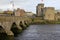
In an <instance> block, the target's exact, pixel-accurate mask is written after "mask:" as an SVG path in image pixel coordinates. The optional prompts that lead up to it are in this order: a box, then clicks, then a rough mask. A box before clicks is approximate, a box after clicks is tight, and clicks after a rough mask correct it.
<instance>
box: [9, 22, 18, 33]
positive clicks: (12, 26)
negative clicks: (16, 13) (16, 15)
mask: <svg viewBox="0 0 60 40" xmlns="http://www.w3.org/2000/svg"><path fill="white" fill-rule="evenodd" d="M17 29H18V28H17V24H16V23H15V22H13V23H12V25H11V29H10V30H11V31H12V32H13V33H17Z"/></svg>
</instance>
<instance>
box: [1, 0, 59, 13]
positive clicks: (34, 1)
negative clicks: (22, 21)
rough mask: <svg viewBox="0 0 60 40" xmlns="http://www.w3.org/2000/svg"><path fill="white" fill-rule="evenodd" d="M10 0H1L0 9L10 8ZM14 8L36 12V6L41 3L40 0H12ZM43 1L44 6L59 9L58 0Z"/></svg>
mask: <svg viewBox="0 0 60 40" xmlns="http://www.w3.org/2000/svg"><path fill="white" fill-rule="evenodd" d="M10 1H12V0H1V1H0V9H3V10H7V9H12V6H11V3H10ZM13 1H14V5H15V6H14V8H20V9H24V10H25V11H29V12H34V13H35V12H36V6H37V5H38V4H39V3H41V0H13ZM43 3H44V4H45V7H55V9H60V5H59V4H60V0H44V1H43Z"/></svg>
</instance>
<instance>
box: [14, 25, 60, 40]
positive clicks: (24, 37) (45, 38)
mask: <svg viewBox="0 0 60 40" xmlns="http://www.w3.org/2000/svg"><path fill="white" fill-rule="evenodd" d="M14 39H15V40H60V25H59V24H56V25H55V24H53V25H52V24H48V25H30V26H29V27H28V28H27V29H26V30H24V31H23V32H22V33H21V34H19V35H18V36H16V37H15V38H14Z"/></svg>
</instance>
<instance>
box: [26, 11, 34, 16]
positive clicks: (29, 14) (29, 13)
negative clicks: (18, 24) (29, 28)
mask: <svg viewBox="0 0 60 40" xmlns="http://www.w3.org/2000/svg"><path fill="white" fill-rule="evenodd" d="M33 15H34V13H32V12H26V16H28V17H32V16H33Z"/></svg>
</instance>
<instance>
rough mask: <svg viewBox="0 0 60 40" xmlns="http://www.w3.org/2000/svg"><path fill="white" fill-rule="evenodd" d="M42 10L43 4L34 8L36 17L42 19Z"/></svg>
mask: <svg viewBox="0 0 60 40" xmlns="http://www.w3.org/2000/svg"><path fill="white" fill-rule="evenodd" d="M43 9H44V4H43V3H41V4H38V5H37V7H36V15H37V17H42V16H43Z"/></svg>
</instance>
